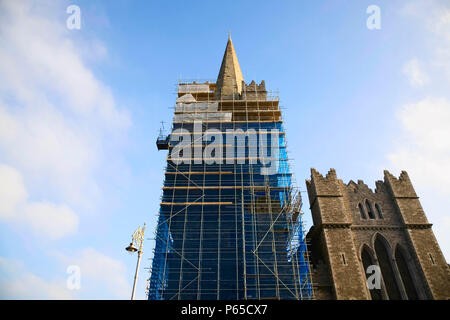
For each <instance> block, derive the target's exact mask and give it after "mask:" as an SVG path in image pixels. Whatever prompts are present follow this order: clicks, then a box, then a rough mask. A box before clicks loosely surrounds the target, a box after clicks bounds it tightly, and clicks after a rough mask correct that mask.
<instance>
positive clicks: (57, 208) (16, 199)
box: [0, 163, 78, 239]
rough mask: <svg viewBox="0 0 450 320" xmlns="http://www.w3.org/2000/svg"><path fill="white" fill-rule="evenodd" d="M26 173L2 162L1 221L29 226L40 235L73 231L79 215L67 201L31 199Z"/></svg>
mask: <svg viewBox="0 0 450 320" xmlns="http://www.w3.org/2000/svg"><path fill="white" fill-rule="evenodd" d="M27 194H28V192H27V190H26V187H25V185H24V182H23V177H22V175H21V174H20V172H18V171H17V170H16V169H14V168H12V167H10V166H6V165H4V164H1V163H0V221H5V222H7V223H13V224H16V225H20V226H25V227H28V228H30V229H31V230H32V231H33V233H34V234H35V235H37V236H39V237H42V238H47V239H59V238H62V237H65V236H68V235H72V234H74V233H75V232H76V231H77V229H78V216H77V215H76V214H75V213H74V212H73V211H72V210H71V209H70V208H69V207H68V206H66V205H56V204H54V203H51V202H48V201H39V202H36V201H34V202H30V201H28V198H27Z"/></svg>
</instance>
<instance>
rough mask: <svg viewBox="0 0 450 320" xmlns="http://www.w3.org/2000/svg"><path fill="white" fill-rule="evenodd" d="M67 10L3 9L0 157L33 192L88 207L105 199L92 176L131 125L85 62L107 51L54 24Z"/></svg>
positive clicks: (22, 4) (46, 5)
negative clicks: (45, 191)
mask: <svg viewBox="0 0 450 320" xmlns="http://www.w3.org/2000/svg"><path fill="white" fill-rule="evenodd" d="M63 9H65V8H59V7H58V4H55V3H53V2H38V3H34V4H32V3H31V2H27V1H2V2H0V30H2V31H1V41H2V46H1V47H0V155H1V156H2V157H3V161H4V162H7V163H9V164H11V165H13V166H14V167H16V168H18V169H19V170H20V171H21V172H23V174H24V175H25V176H26V177H27V179H28V180H29V181H30V185H39V186H41V185H43V184H44V185H45V186H46V189H48V190H49V193H53V194H54V195H57V196H59V197H62V198H63V199H64V200H66V201H69V202H71V203H76V204H80V205H84V206H86V207H89V206H92V203H94V201H95V200H96V199H97V198H98V197H99V196H100V190H101V188H100V187H99V185H98V181H97V180H96V178H95V173H96V172H97V170H98V169H102V168H103V167H104V166H103V164H104V163H105V162H106V161H108V160H107V159H108V158H109V159H114V156H111V154H108V153H109V152H112V153H115V152H116V149H115V148H116V144H115V142H114V141H116V140H120V139H117V138H118V137H121V136H122V135H123V134H124V133H125V132H126V129H127V128H128V127H129V126H130V124H131V120H130V117H129V115H128V113H127V112H126V110H124V109H120V108H118V107H117V105H116V102H115V99H114V97H113V95H112V93H111V90H110V89H109V88H108V87H107V86H106V85H104V84H103V83H102V82H101V81H99V80H98V79H97V78H96V77H95V75H94V74H93V72H92V71H91V70H90V69H89V68H88V67H87V65H86V64H85V62H84V60H89V59H91V58H92V57H95V58H97V59H101V58H102V57H103V56H105V55H106V48H105V47H104V45H103V44H102V43H101V42H100V41H98V40H93V41H92V43H89V44H86V43H78V42H75V41H73V40H72V39H71V36H72V35H73V31H70V30H68V29H67V28H66V25H65V21H60V20H58V19H56V18H57V17H58V16H59V15H58V10H63ZM62 12H65V10H63V11H62ZM71 32H72V33H71ZM80 32H81V31H80ZM86 56H87V58H85V57H86ZM31 182H33V183H31ZM42 190H43V189H42V188H41V190H40V191H42Z"/></svg>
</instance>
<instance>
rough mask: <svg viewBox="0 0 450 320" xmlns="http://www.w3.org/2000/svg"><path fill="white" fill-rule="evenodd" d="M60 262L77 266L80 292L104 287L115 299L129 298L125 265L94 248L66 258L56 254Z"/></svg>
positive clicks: (63, 255)
mask: <svg viewBox="0 0 450 320" xmlns="http://www.w3.org/2000/svg"><path fill="white" fill-rule="evenodd" d="M56 256H57V257H58V258H59V259H60V261H61V262H62V263H64V264H66V265H77V266H79V267H80V271H81V292H80V294H83V290H86V288H87V289H90V288H89V286H96V287H99V286H100V287H105V289H106V290H107V291H109V292H112V293H113V294H114V295H115V296H116V297H117V298H120V299H124V298H129V294H130V292H131V288H130V285H129V281H128V280H129V279H127V278H126V277H127V272H126V267H125V265H124V264H123V263H122V262H121V261H119V260H115V259H113V258H111V257H108V256H106V255H104V254H103V253H101V252H98V251H97V250H96V249H94V248H85V249H83V250H81V251H80V252H78V253H77V254H75V255H72V256H67V255H65V254H62V253H56Z"/></svg>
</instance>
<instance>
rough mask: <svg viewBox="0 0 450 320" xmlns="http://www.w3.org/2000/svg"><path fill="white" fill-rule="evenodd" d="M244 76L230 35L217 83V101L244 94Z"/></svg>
mask: <svg viewBox="0 0 450 320" xmlns="http://www.w3.org/2000/svg"><path fill="white" fill-rule="evenodd" d="M242 81H244V77H243V76H242V72H241V67H240V66H239V62H238V59H237V56H236V52H235V51H234V46H233V42H232V41H231V35H230V33H229V34H228V42H227V47H226V49H225V53H224V55H223V59H222V65H221V66H220V71H219V75H218V77H217V81H216V91H215V97H216V99H222V100H224V99H225V100H226V99H233V97H234V98H237V97H238V95H240V94H241V93H242Z"/></svg>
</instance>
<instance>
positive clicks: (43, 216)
mask: <svg viewBox="0 0 450 320" xmlns="http://www.w3.org/2000/svg"><path fill="white" fill-rule="evenodd" d="M22 220H23V221H24V222H26V223H27V224H29V226H30V227H31V229H32V230H33V231H34V233H36V234H41V235H45V237H47V238H50V239H59V238H62V237H65V236H68V235H72V234H74V233H75V232H76V231H77V229H78V216H77V215H76V214H75V213H74V212H73V211H72V210H71V209H70V208H69V207H67V206H66V205H55V204H53V203H50V202H45V201H44V202H32V203H30V204H27V205H26V207H25V212H24V217H23V219H22Z"/></svg>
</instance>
